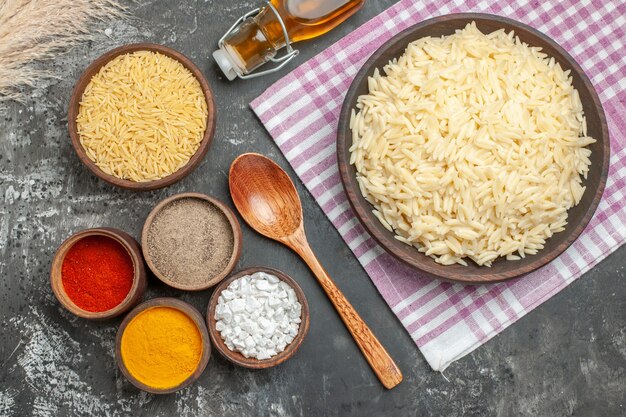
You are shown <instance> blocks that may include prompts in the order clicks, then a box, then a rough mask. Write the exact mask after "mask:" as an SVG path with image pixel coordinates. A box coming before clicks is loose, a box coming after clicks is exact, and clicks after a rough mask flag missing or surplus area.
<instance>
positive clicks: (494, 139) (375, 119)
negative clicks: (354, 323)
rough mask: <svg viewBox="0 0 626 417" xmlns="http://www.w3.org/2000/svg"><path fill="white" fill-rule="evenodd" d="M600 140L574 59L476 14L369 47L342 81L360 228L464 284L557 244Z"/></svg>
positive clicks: (589, 204)
mask: <svg viewBox="0 0 626 417" xmlns="http://www.w3.org/2000/svg"><path fill="white" fill-rule="evenodd" d="M609 148H610V147H609V133H608V128H607V123H606V118H605V115H604V111H603V109H602V105H601V103H600V100H599V98H598V95H597V93H596V91H595V90H594V88H593V85H592V84H591V82H590V80H589V78H588V77H587V76H586V75H585V73H584V71H583V70H582V68H581V67H580V66H579V65H578V64H577V63H576V61H575V60H574V59H573V58H572V57H571V56H570V55H569V54H568V53H567V52H566V51H565V50H564V49H563V48H561V47H560V46H559V45H558V44H557V43H556V42H554V41H553V40H551V39H550V38H548V37H547V36H546V35H544V34H542V33H541V32H539V31H537V30H535V29H533V28H531V27H529V26H526V25H524V24H522V23H519V22H516V21H514V20H511V19H507V18H503V17H499V16H493V15H487V14H478V13H465V14H453V15H447V16H440V17H437V18H433V19H430V20H426V21H424V22H421V23H419V24H417V25H415V26H413V27H411V28H408V29H406V30H405V31H403V32H401V33H400V34H398V35H396V36H395V37H394V38H392V39H391V40H389V41H388V42H386V43H385V44H384V45H383V46H381V47H380V48H379V49H378V50H377V51H376V52H375V53H374V54H373V55H372V56H371V57H370V58H369V60H368V61H367V62H366V63H365V64H364V65H363V67H362V69H361V70H360V71H359V72H358V73H357V75H356V77H355V79H354V81H353V83H352V85H351V87H350V89H349V90H348V93H347V95H346V99H345V101H344V104H343V108H342V112H341V116H340V120H339V126H338V138H337V156H338V163H339V170H340V173H341V179H342V182H343V185H344V189H345V190H346V193H347V196H348V200H349V202H350V205H351V206H352V208H353V209H354V211H355V213H356V215H357V217H358V218H359V220H360V221H361V223H362V224H363V226H364V227H365V229H366V230H367V231H368V232H369V233H370V234H371V235H372V236H373V238H374V239H375V240H376V241H377V242H378V243H379V244H380V245H381V246H382V247H383V248H384V249H385V250H387V252H389V253H390V254H392V255H394V256H395V257H396V258H398V259H399V260H400V261H402V262H404V263H405V264H407V265H409V266H411V267H413V268H414V269H416V270H418V271H421V272H425V273H427V274H428V275H431V276H434V277H437V278H441V279H445V280H450V281H455V282H463V283H487V282H497V281H502V280H506V279H510V278H513V277H517V276H520V275H524V274H527V273H529V272H531V271H534V270H536V269H538V268H540V267H542V266H544V265H546V264H547V263H549V262H550V261H552V260H553V259H555V258H556V257H557V256H558V255H560V254H561V253H562V252H563V251H565V250H566V249H567V248H568V247H569V246H570V245H571V244H572V243H573V242H574V240H575V239H576V238H577V237H578V236H579V235H580V233H581V232H582V231H583V229H584V228H585V226H586V225H587V224H588V223H589V221H590V219H591V217H592V215H593V213H594V212H595V210H596V208H597V206H598V204H599V202H600V198H601V197H602V192H603V190H604V186H605V183H606V178H607V174H608V166H609V153H610V150H609ZM579 256H582V254H581V255H579Z"/></svg>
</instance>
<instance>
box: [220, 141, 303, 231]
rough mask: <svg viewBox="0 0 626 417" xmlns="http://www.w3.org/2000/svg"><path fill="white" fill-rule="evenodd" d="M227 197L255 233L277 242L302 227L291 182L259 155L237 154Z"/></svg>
mask: <svg viewBox="0 0 626 417" xmlns="http://www.w3.org/2000/svg"><path fill="white" fill-rule="evenodd" d="M228 178H229V186H230V194H231V196H232V198H233V201H234V203H235V205H236V206H237V209H238V210H239V212H240V213H241V215H242V216H243V218H244V220H245V221H246V222H247V223H248V224H249V225H250V227H252V228H253V229H254V230H256V231H257V232H259V233H261V234H262V235H264V236H267V237H269V238H271V239H276V240H279V238H284V237H287V236H291V235H293V234H294V233H295V232H296V231H297V230H298V227H299V226H300V225H301V224H302V204H301V203H300V198H299V197H298V192H297V191H296V187H295V186H294V184H293V182H292V181H291V179H290V178H289V176H288V175H287V173H286V172H285V171H283V170H282V168H281V167H280V166H278V165H277V164H276V163H275V162H274V161H272V160H271V159H268V158H266V157H264V156H263V155H259V154H254V153H247V154H243V155H240V156H239V157H238V158H237V159H235V160H234V161H233V163H232V165H231V166H230V174H229V176H228Z"/></svg>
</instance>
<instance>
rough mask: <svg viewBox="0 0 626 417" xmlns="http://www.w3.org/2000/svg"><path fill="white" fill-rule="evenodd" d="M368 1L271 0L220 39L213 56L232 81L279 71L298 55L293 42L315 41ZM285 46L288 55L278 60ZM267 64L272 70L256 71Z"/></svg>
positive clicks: (243, 17)
mask: <svg viewBox="0 0 626 417" xmlns="http://www.w3.org/2000/svg"><path fill="white" fill-rule="evenodd" d="M364 3H365V0H271V1H266V5H265V7H262V8H259V9H256V10H252V11H251V12H249V13H247V14H246V15H244V16H242V17H241V18H240V19H239V20H238V21H237V22H235V24H234V25H233V26H232V27H231V28H230V29H229V31H228V32H227V33H226V34H225V35H224V36H223V37H222V38H221V39H220V41H219V43H218V46H219V49H218V50H216V51H215V52H213V57H214V58H215V60H216V61H217V63H218V65H219V66H220V68H221V69H222V71H223V72H224V74H225V75H226V77H227V78H228V79H229V80H234V79H235V78H236V77H240V78H253V77H258V76H261V75H265V74H268V73H272V72H276V71H278V70H280V69H281V68H282V67H284V66H285V65H286V64H287V63H288V62H289V61H291V60H292V59H293V58H295V57H296V56H297V55H298V51H297V50H295V49H293V47H292V46H291V44H292V43H295V42H298V41H302V40H306V39H311V38H315V37H317V36H320V35H323V34H324V33H326V32H328V31H330V30H331V29H333V28H335V27H336V26H337V25H339V24H340V23H342V22H343V21H344V20H346V19H347V18H349V17H350V16H352V15H353V14H354V13H356V12H357V11H358V10H359V9H360V8H361V7H362V6H363V4H364ZM282 47H286V53H285V54H284V55H283V56H281V57H278V58H277V57H276V55H277V52H278V50H279V49H281V48H282ZM268 61H273V62H274V63H276V66H274V67H273V68H271V69H268V70H266V71H261V72H253V71H254V70H255V69H257V68H258V67H260V66H261V65H263V64H265V63H266V62H268Z"/></svg>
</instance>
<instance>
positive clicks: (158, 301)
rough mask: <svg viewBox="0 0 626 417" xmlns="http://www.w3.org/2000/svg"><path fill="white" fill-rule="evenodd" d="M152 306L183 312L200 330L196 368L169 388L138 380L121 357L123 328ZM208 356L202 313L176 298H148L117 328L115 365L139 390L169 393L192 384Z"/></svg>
mask: <svg viewBox="0 0 626 417" xmlns="http://www.w3.org/2000/svg"><path fill="white" fill-rule="evenodd" d="M154 307H170V308H174V309H176V310H179V311H181V312H183V313H184V314H186V315H187V317H189V318H190V319H191V320H192V321H193V322H194V323H195V325H196V326H197V327H198V331H199V332H200V337H202V356H201V357H200V362H198V366H197V367H196V370H195V371H194V372H193V373H192V374H191V375H189V377H187V379H185V380H184V381H183V382H181V383H180V384H178V385H176V386H173V387H171V388H154V387H151V386H149V385H146V384H144V383H143V382H141V381H139V380H138V379H137V378H135V377H134V376H133V375H132V374H131V373H130V371H129V370H128V368H127V367H126V364H125V363H124V359H123V358H122V335H123V334H124V330H126V327H127V326H128V324H129V323H130V322H131V321H132V319H134V318H135V317H137V316H138V315H139V314H140V313H142V312H144V311H146V310H148V309H150V308H154ZM210 358H211V342H210V341H209V333H208V332H207V329H206V325H205V323H204V320H202V315H201V314H200V312H199V311H198V310H196V309H195V308H194V307H193V306H192V305H190V304H187V303H186V302H184V301H181V300H178V299H176V298H169V297H162V298H153V299H152V300H148V301H145V302H143V303H141V304H139V305H138V306H137V307H135V308H134V309H133V311H131V312H130V313H128V315H127V316H126V317H124V320H123V321H122V324H121V325H120V328H119V329H118V330H117V336H116V338H115V359H116V360H117V366H118V367H119V368H120V371H122V374H124V376H125V377H126V379H128V380H129V381H130V383H131V384H133V385H134V386H136V387H137V388H139V389H140V390H143V391H146V392H149V393H152V394H171V393H173V392H176V391H179V390H181V389H183V388H185V387H188V386H189V385H191V384H193V383H194V382H195V381H196V380H197V379H198V378H200V375H202V372H204V370H205V369H206V367H207V364H208V363H209V359H210Z"/></svg>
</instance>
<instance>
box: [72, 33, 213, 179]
mask: <svg viewBox="0 0 626 417" xmlns="http://www.w3.org/2000/svg"><path fill="white" fill-rule="evenodd" d="M68 128H69V133H70V137H71V139H72V146H73V147H74V149H75V150H76V153H77V154H78V157H79V158H80V160H81V162H83V163H84V164H85V165H86V166H87V168H89V169H90V170H91V171H92V172H93V173H94V174H95V175H96V176H98V177H100V178H102V179H103V180H105V181H106V182H108V183H110V184H113V185H116V186H118V187H122V188H126V189H131V190H154V189H157V188H161V187H165V186H168V185H170V184H173V183H175V182H177V181H179V180H181V179H182V178H184V177H185V176H187V175H188V174H189V173H190V172H191V171H193V170H194V168H196V167H197V166H198V165H199V164H200V162H201V161H202V159H203V158H204V156H205V155H206V153H207V151H208V149H209V145H210V144H211V140H212V138H213V134H214V132H215V104H214V100H213V93H212V92H211V88H210V87H209V84H208V82H207V80H206V78H205V77H204V76H203V75H202V72H201V71H200V69H198V67H197V66H196V65H195V64H194V63H193V62H191V60H189V59H188V58H187V57H185V56H184V55H182V54H181V53H179V52H177V51H175V50H173V49H171V48H168V47H166V46H162V45H156V44H149V43H139V44H132V45H125V46H121V47H119V48H116V49H113V50H111V51H109V52H107V53H105V54H104V55H102V56H100V57H99V58H98V59H96V60H95V61H94V62H93V63H92V64H91V65H90V66H89V67H87V69H86V70H85V71H84V72H83V74H82V75H81V77H80V79H79V80H78V82H77V83H76V86H75V87H74V91H73V93H72V97H71V100H70V105H69V111H68Z"/></svg>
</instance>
